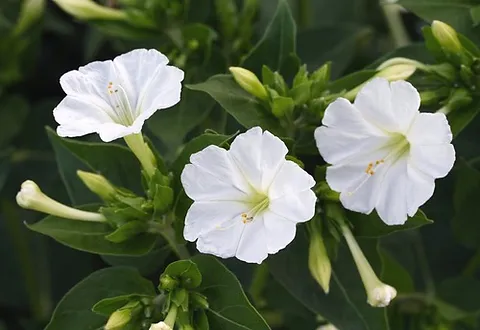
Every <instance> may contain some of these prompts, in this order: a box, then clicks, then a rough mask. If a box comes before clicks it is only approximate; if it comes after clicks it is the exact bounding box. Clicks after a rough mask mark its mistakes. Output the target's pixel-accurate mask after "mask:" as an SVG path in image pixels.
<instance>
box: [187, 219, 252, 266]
mask: <svg viewBox="0 0 480 330" xmlns="http://www.w3.org/2000/svg"><path fill="white" fill-rule="evenodd" d="M244 229H245V224H244V223H242V222H241V221H237V222H233V223H232V224H231V226H226V227H225V228H223V229H214V230H212V231H210V232H208V233H206V234H202V235H201V236H200V237H199V238H198V240H197V249H198V251H200V252H201V253H209V254H213V255H215V256H217V257H220V258H230V257H234V256H235V255H236V253H237V250H238V245H239V242H240V237H241V236H242V233H243V231H244Z"/></svg>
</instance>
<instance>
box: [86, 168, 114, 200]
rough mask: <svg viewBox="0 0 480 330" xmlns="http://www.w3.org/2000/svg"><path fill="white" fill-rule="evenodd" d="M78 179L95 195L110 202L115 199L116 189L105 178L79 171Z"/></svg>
mask: <svg viewBox="0 0 480 330" xmlns="http://www.w3.org/2000/svg"><path fill="white" fill-rule="evenodd" d="M77 175H78V177H79V178H80V179H81V180H82V181H83V183H84V184H85V185H86V186H87V187H88V189H90V190H91V191H92V192H93V193H95V194H97V195H98V196H100V197H101V198H102V199H104V200H106V201H108V200H112V199H114V197H115V194H116V189H115V187H114V186H113V185H112V184H111V183H110V182H109V181H108V180H107V179H106V178H105V177H104V176H103V175H100V174H96V173H90V172H85V171H81V170H78V171H77Z"/></svg>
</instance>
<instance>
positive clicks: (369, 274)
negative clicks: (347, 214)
mask: <svg viewBox="0 0 480 330" xmlns="http://www.w3.org/2000/svg"><path fill="white" fill-rule="evenodd" d="M340 226H341V230H342V234H343V237H345V240H346V241H347V244H348V247H349V249H350V252H351V253H352V256H353V260H354V261H355V264H356V265H357V269H358V272H359V273H360V277H361V278H362V281H363V285H364V287H365V291H366V293H367V302H368V303H369V304H370V305H371V306H373V307H386V306H388V305H389V304H390V301H392V300H393V299H394V298H395V297H396V296H397V290H395V288H394V287H392V286H390V285H388V284H385V283H383V282H382V281H380V280H379V279H378V277H377V275H376V274H375V272H374V271H373V269H372V266H370V264H369V262H368V260H367V258H365V255H364V254H363V252H362V250H361V249H360V246H359V245H358V243H357V241H356V240H355V237H354V236H353V234H352V232H351V230H350V228H349V227H348V225H347V224H346V223H345V222H342V223H341V224H340Z"/></svg>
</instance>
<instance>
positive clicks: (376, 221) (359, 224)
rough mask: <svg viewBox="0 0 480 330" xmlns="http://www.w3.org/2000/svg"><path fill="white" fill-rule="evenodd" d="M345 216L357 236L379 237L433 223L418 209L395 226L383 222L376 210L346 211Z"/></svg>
mask: <svg viewBox="0 0 480 330" xmlns="http://www.w3.org/2000/svg"><path fill="white" fill-rule="evenodd" d="M347 218H348V219H349V220H350V221H351V223H352V225H353V233H354V235H355V236H359V237H380V236H385V235H390V234H392V233H395V232H397V231H402V230H411V229H415V228H419V227H421V226H424V225H429V224H431V223H433V221H432V220H430V219H428V218H427V216H426V215H425V213H423V212H422V211H421V210H418V212H417V213H416V214H415V215H414V216H413V217H409V218H408V220H407V222H406V223H405V224H403V225H395V226H389V225H387V224H385V223H384V222H383V221H382V220H381V219H380V217H379V216H378V215H377V213H376V212H372V213H370V214H369V215H366V214H362V213H357V212H348V215H347Z"/></svg>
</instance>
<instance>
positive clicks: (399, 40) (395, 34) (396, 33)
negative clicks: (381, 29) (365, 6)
mask: <svg viewBox="0 0 480 330" xmlns="http://www.w3.org/2000/svg"><path fill="white" fill-rule="evenodd" d="M381 7H382V9H383V13H384V15H385V19H386V20H387V24H388V27H389V29H390V33H391V34H392V38H393V41H394V42H395V47H396V48H398V47H404V46H407V45H409V44H410V38H409V37H408V33H407V30H406V29H405V26H404V25H403V22H402V18H401V15H400V8H401V7H400V6H399V5H397V4H390V3H383V4H381Z"/></svg>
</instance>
